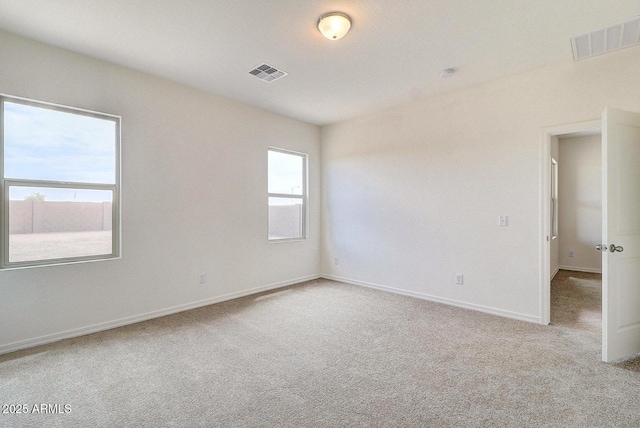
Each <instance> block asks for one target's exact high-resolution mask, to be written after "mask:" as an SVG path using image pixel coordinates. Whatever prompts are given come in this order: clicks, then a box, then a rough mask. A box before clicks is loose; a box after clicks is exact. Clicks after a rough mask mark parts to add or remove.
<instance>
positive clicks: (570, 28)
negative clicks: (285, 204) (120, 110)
mask: <svg viewBox="0 0 640 428" xmlns="http://www.w3.org/2000/svg"><path fill="white" fill-rule="evenodd" d="M334 10H337V11H342V12H345V13H347V14H349V15H350V16H351V17H352V19H353V27H352V29H351V32H350V33H349V34H348V35H347V36H346V37H345V38H344V39H342V40H339V41H329V40H326V39H324V38H323V37H322V35H321V34H320V33H319V32H318V30H317V28H316V26H315V25H316V21H317V19H318V17H319V16H320V15H322V14H323V13H326V12H329V11H334ZM639 14H640V0H608V1H605V0H341V1H338V0H190V1H186V0H109V1H93V0H19V1H18V0H0V29H3V30H6V31H9V32H12V33H16V34H19V35H22V36H26V37H29V38H32V39H35V40H39V41H43V42H45V43H49V44H52V45H55V46H60V47H63V48H66V49H69V50H72V51H76V52H80V53H83V54H86V55H90V56H93V57H96V58H100V59H104V60H107V61H110V62H114V63H117V64H121V65H124V66H127V67H130V68H134V69H137V70H141V71H145V72H148V73H151V74H154V75H157V76H161V77H164V78H167V79H170V80H174V81H177V82H181V83H184V84H187V85H190V86H193V87H196V88H200V89H203V90H205V91H210V92H213V93H215V94H219V95H222V96H225V97H228V98H232V99H236V100H239V101H242V102H245V103H248V104H252V105H256V106H259V107H262V108H265V109H267V110H271V111H273V112H276V113H280V114H283V115H286V116H290V117H293V118H296V119H300V120H303V121H306V122H309V123H313V124H318V125H323V124H327V123H332V122H336V121H341V120H345V119H349V118H352V117H355V116H359V115H362V114H366V113H368V112H371V111H375V110H379V109H382V108H385V107H388V106H391V105H395V104H399V103H403V102H407V101H411V100H416V99H422V98H425V97H429V96H432V95H434V94H438V93H442V92H446V91H451V90H455V89H459V88H462V87H466V86H470V85H474V84H478V83H481V82H486V81H490V80H495V79H498V78H500V77H504V76H507V75H511V74H516V73H522V72H526V71H529V70H533V69H537V68H542V67H546V66H550V65H553V64H557V63H561V62H567V61H572V53H571V45H570V41H569V39H570V37H571V36H575V35H578V34H581V33H585V32H588V31H591V30H595V29H597V28H600V27H605V26H608V25H610V24H614V23H617V22H620V21H624V20H626V19H629V18H633V17H634V16H637V15H639ZM630 49H636V50H637V49H638V48H630ZM586 61H588V60H586ZM263 62H266V63H268V64H270V65H272V66H274V67H277V68H280V69H282V70H284V71H286V72H287V73H289V75H288V76H286V77H284V78H282V79H279V80H277V81H275V82H273V83H265V82H263V81H261V80H258V79H256V78H255V77H253V76H251V75H250V74H249V73H248V72H249V70H251V69H253V68H254V67H255V66H257V65H260V64H261V63H263ZM449 67H451V68H454V69H456V74H455V75H454V76H453V77H451V78H449V79H441V78H440V77H438V72H439V71H440V70H441V69H443V68H449Z"/></svg>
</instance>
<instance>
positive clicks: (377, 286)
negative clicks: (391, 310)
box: [321, 275, 541, 324]
mask: <svg viewBox="0 0 640 428" xmlns="http://www.w3.org/2000/svg"><path fill="white" fill-rule="evenodd" d="M321 277H322V278H325V279H330V280H332V281H338V282H344V283H346V284H353V285H359V286H362V287H367V288H373V289H376V290H381V291H386V292H389V293H395V294H401V295H403V296H409V297H416V298H418V299H423V300H428V301H431V302H436V303H443V304H445V305H450V306H457V307H459V308H463V309H471V310H474V311H479V312H484V313H487V314H492V315H498V316H501V317H504V318H512V319H516V320H520V321H527V322H532V323H536V324H540V322H541V320H540V317H538V316H533V315H526V314H521V313H518V312H511V311H505V310H503V309H497V308H491V307H488V306H482V305H476V304H474V303H467V302H462V301H459V300H454V299H447V298H444V297H438V296H433V295H430V294H425V293H418V292H415V291H408V290H402V289H399V288H394V287H388V286H386V285H380V284H373V283H370V282H364V281H358V280H354V279H350V278H343V277H339V276H335V275H321Z"/></svg>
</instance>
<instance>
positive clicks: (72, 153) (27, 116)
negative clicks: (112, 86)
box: [4, 101, 117, 184]
mask: <svg viewBox="0 0 640 428" xmlns="http://www.w3.org/2000/svg"><path fill="white" fill-rule="evenodd" d="M116 132H117V128H116V123H115V121H113V120H107V119H99V118H96V117H92V116H86V115H83V114H76V113H68V112H63V111H58V110H52V109H49V108H41V107H34V106H32V105H25V104H19V103H13V102H9V101H5V102H4V175H5V178H18V179H27V180H53V181H73V182H81V183H106V184H114V183H115V182H116V144H115V141H116V137H117V135H116Z"/></svg>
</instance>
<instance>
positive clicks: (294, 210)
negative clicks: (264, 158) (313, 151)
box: [268, 148, 307, 241]
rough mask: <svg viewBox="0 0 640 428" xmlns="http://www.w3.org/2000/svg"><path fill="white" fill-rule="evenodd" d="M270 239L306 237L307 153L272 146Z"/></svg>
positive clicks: (270, 154) (270, 159) (270, 167)
mask: <svg viewBox="0 0 640 428" xmlns="http://www.w3.org/2000/svg"><path fill="white" fill-rule="evenodd" d="M268 187H269V190H268V191H269V240H272V241H276V240H291V239H304V238H305V235H306V233H305V230H306V210H307V203H306V200H307V155H305V154H302V153H295V152H290V151H287V150H281V149H274V148H271V149H269V185H268Z"/></svg>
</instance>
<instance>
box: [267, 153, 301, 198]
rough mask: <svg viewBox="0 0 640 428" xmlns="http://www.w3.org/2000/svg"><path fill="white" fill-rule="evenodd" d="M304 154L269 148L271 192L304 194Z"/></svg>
mask: <svg viewBox="0 0 640 428" xmlns="http://www.w3.org/2000/svg"><path fill="white" fill-rule="evenodd" d="M303 180H304V156H300V155H295V154H289V153H282V152H277V151H274V150H269V193H282V194H286V195H302V194H303V192H304V189H303V186H304V181H303Z"/></svg>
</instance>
